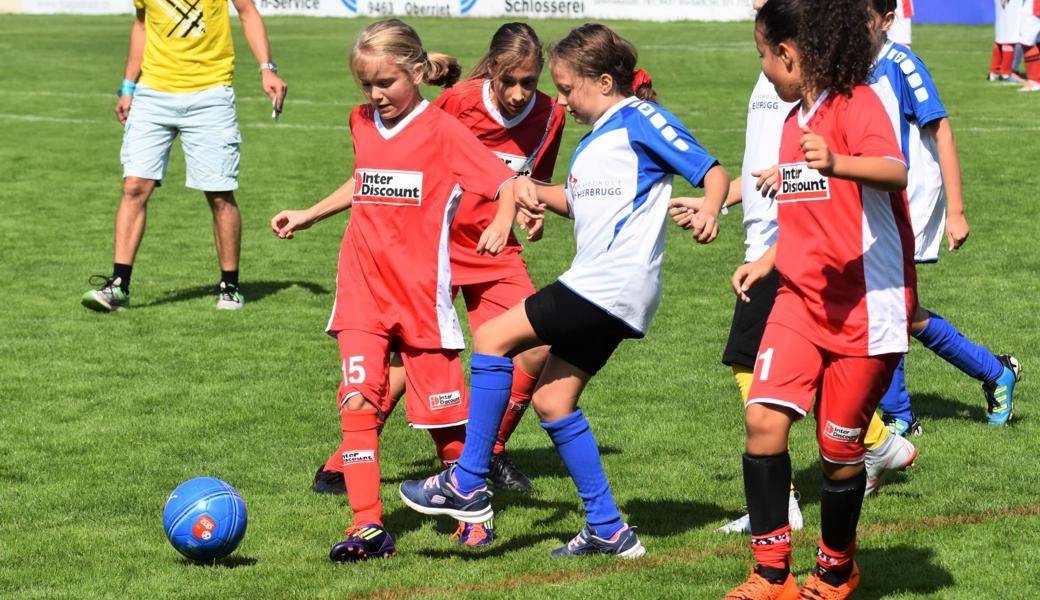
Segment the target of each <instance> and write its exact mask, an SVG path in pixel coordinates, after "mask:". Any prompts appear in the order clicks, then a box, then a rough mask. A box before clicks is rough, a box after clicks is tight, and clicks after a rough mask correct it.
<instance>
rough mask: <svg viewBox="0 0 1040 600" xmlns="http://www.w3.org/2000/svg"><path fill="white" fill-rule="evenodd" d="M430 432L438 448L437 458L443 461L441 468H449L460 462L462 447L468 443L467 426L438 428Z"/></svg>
mask: <svg viewBox="0 0 1040 600" xmlns="http://www.w3.org/2000/svg"><path fill="white" fill-rule="evenodd" d="M428 431H429V432H430V437H432V438H433V443H434V444H435V445H436V446H437V458H439V459H441V466H442V467H447V466H448V465H452V464H455V463H457V462H459V457H460V456H462V446H463V444H465V443H466V426H465V425H455V426H454V427H438V428H437V429H429V430H428Z"/></svg>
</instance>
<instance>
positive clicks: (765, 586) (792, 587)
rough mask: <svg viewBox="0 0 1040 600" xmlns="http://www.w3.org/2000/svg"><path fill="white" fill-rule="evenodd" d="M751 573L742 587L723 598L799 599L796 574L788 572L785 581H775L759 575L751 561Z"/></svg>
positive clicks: (758, 599)
mask: <svg viewBox="0 0 1040 600" xmlns="http://www.w3.org/2000/svg"><path fill="white" fill-rule="evenodd" d="M748 568H749V569H750V570H751V574H750V575H749V576H748V580H747V581H745V582H744V583H743V584H742V585H741V586H740V587H738V588H737V589H735V590H733V591H732V592H730V593H728V594H726V596H725V598H723V600H798V584H797V583H796V582H795V580H794V575H791V574H790V573H788V574H787V578H786V579H784V581H783V583H773V582H772V581H769V580H768V579H766V578H765V577H762V576H761V575H759V574H758V573H757V572H756V571H755V569H754V568H752V567H751V563H748Z"/></svg>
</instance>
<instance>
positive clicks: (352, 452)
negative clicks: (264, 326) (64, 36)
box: [271, 19, 533, 562]
mask: <svg viewBox="0 0 1040 600" xmlns="http://www.w3.org/2000/svg"><path fill="white" fill-rule="evenodd" d="M350 66H351V71H352V72H353V74H354V77H355V78H356V79H357V81H358V82H359V84H360V85H361V89H362V91H363V92H364V94H365V97H366V98H367V99H368V101H369V103H368V104H365V105H362V106H358V107H357V108H355V109H354V110H353V111H352V112H351V115H350V129H351V137H352V138H353V142H354V154H355V163H354V176H353V178H352V179H351V180H350V181H348V182H347V183H345V184H344V185H343V186H341V187H340V188H339V189H338V190H336V191H335V192H333V193H332V194H330V195H329V196H328V197H326V198H325V199H324V200H322V201H320V202H318V203H317V204H315V205H314V206H312V207H311V208H309V209H306V210H300V211H284V212H282V213H279V214H278V215H276V216H275V217H274V218H273V219H272V222H271V225H272V228H273V229H274V230H275V233H276V234H277V235H278V236H279V237H282V238H289V237H292V235H293V233H294V232H295V231H297V230H300V229H306V228H307V227H310V226H311V225H312V224H314V223H315V222H317V221H320V220H322V219H324V218H326V217H328V216H330V215H333V214H335V213H337V212H341V211H343V210H346V209H347V208H351V219H350V224H349V226H348V227H347V230H346V233H345V234H344V236H343V243H342V246H341V248H340V255H339V268H338V272H337V283H336V303H335V305H334V307H333V311H332V317H331V319H330V320H329V325H328V328H327V331H328V332H329V334H330V335H334V336H336V338H337V340H338V341H339V348H340V355H341V358H342V372H343V380H342V382H341V384H340V386H339V392H338V395H337V396H338V401H339V410H340V416H341V426H342V430H343V442H342V445H341V446H340V452H339V457H340V461H341V464H342V466H343V474H344V478H345V481H346V488H347V494H348V497H349V499H350V506H351V508H352V509H353V512H354V523H353V526H352V527H350V528H349V529H348V530H347V538H346V539H345V540H343V541H341V542H339V543H337V544H335V545H334V546H333V547H332V550H331V551H330V553H329V557H330V558H331V559H332V560H333V561H335V562H345V561H355V560H363V559H366V558H372V557H385V556H390V555H392V554H394V553H395V552H396V549H395V547H394V542H393V539H392V538H391V537H390V534H389V533H388V532H387V531H386V530H385V529H384V528H383V522H382V503H381V502H380V500H379V437H378V431H379V428H380V426H381V424H382V422H383V420H384V418H385V412H386V411H387V410H388V409H389V407H388V405H387V397H388V393H387V387H388V368H389V359H390V354H391V352H395V351H396V352H398V353H400V354H401V356H402V357H403V361H404V365H405V367H406V369H407V377H406V379H407V382H406V386H407V390H408V393H407V396H408V404H407V407H406V410H407V413H408V421H409V423H411V424H412V425H413V426H414V427H417V428H422V429H428V430H429V431H430V433H431V434H432V435H433V437H434V440H435V442H436V443H437V445H438V447H439V448H442V449H443V448H444V447H446V446H452V447H455V448H456V450H454V451H455V452H458V449H460V448H461V443H462V440H464V438H465V433H464V424H465V422H466V419H467V413H468V398H467V394H466V388H465V383H464V381H463V376H462V368H461V364H460V362H459V356H458V354H459V350H461V349H462V347H463V338H462V330H461V327H460V326H459V321H458V317H457V316H456V314H455V310H454V307H453V305H452V302H451V273H450V264H449V259H448V246H449V234H450V227H451V222H452V218H453V216H454V213H455V211H456V209H457V207H458V202H459V199H460V197H461V195H462V190H466V191H467V192H469V193H472V194H476V195H479V196H481V197H483V198H486V199H494V198H496V197H500V198H501V200H502V201H501V202H500V203H499V204H498V208H497V211H496V214H495V216H494V217H493V219H492V220H491V221H490V223H489V225H488V227H487V228H486V229H485V230H484V231H483V232H482V234H481V236H480V238H479V240H478V241H477V243H476V248H475V251H476V252H489V253H491V254H497V253H498V252H500V251H501V250H502V249H503V248H505V246H506V244H507V242H508V239H509V233H510V230H511V228H512V221H513V218H514V217H515V215H516V207H515V205H514V192H515V191H520V190H523V189H524V188H525V187H526V188H527V189H528V192H529V193H531V194H533V186H531V183H530V180H528V179H526V178H523V177H521V178H519V179H516V178H515V174H514V173H513V171H512V170H510V169H509V168H508V167H507V166H505V165H504V164H503V163H502V161H501V160H499V159H498V158H496V157H495V155H494V154H492V153H491V152H489V151H488V150H487V149H486V148H485V147H484V146H483V145H482V144H481V143H480V142H479V141H478V140H477V139H476V137H474V136H473V134H472V133H470V132H469V131H468V130H467V129H466V128H465V127H464V126H463V125H462V124H460V123H459V122H458V120H456V119H455V118H454V117H452V116H450V115H448V114H447V113H445V112H444V111H442V110H441V109H439V108H437V107H436V106H432V105H430V103H429V102H427V101H426V100H423V98H422V96H421V95H420V91H419V85H420V84H421V83H431V84H434V85H445V84H446V85H451V84H452V83H454V82H455V81H456V80H457V79H458V76H459V73H460V69H459V67H458V64H457V63H456V62H455V60H454V59H452V58H451V57H447V56H445V55H438V54H433V53H427V52H426V51H425V50H424V49H423V47H422V43H421V41H420V40H419V36H418V34H416V32H415V30H414V29H412V28H411V27H410V26H408V25H406V24H405V23H403V22H401V21H399V20H397V19H389V20H386V21H379V22H377V23H373V24H372V25H369V26H368V27H366V28H365V30H364V31H362V33H361V35H360V36H359V37H358V39H357V41H356V42H355V44H354V47H353V49H352V50H351V54H350ZM446 156H448V157H452V159H451V160H449V161H445V160H444V157H446ZM442 453H443V451H442Z"/></svg>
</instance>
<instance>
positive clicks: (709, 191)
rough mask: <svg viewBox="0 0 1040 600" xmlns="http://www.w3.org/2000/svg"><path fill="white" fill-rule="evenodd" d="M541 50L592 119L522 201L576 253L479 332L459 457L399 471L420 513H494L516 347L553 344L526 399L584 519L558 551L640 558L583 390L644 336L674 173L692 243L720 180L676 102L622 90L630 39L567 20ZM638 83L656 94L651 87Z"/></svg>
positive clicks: (714, 209) (404, 492)
mask: <svg viewBox="0 0 1040 600" xmlns="http://www.w3.org/2000/svg"><path fill="white" fill-rule="evenodd" d="M550 59H551V71H552V78H553V82H554V83H555V84H556V87H557V89H558V90H559V99H558V102H559V104H560V105H561V106H563V107H564V108H565V109H566V110H567V112H568V113H570V115H571V116H572V117H574V120H575V121H576V122H578V123H581V124H586V125H591V126H592V131H590V132H589V133H588V134H586V135H585V137H584V138H583V139H582V140H581V142H580V143H579V144H578V148H577V150H576V151H575V153H574V156H573V158H572V159H571V165H570V171H569V173H568V175H567V182H566V184H564V185H555V186H554V185H539V186H538V198H537V201H536V202H534V201H532V202H530V203H528V204H527V206H526V207H525V210H526V211H527V212H528V213H529V215H530V216H534V215H536V214H537V213H540V212H542V211H544V210H545V209H548V210H551V211H553V212H556V213H559V214H561V215H564V216H566V217H568V218H572V219H574V237H575V241H576V242H577V253H576V255H575V257H574V261H573V262H572V263H571V267H570V268H569V269H568V270H567V271H566V272H565V273H564V274H563V275H561V276H560V277H559V279H558V280H557V281H556V282H554V283H552V284H550V285H549V286H547V287H545V288H543V289H542V290H540V291H539V292H537V293H535V294H534V295H533V296H531V297H529V298H528V299H527V300H526V301H525V302H524V303H522V304H518V305H517V306H515V307H513V308H512V309H510V310H509V311H507V312H506V313H504V314H502V315H500V316H499V317H497V318H495V319H492V320H491V321H488V322H487V323H485V324H484V325H483V326H482V327H481V328H480V329H479V330H477V332H476V334H475V335H474V338H473V356H472V359H471V361H470V366H471V369H472V376H471V388H472V392H471V398H472V400H471V405H470V418H469V425H468V426H467V432H466V445H465V449H464V450H463V454H462V458H461V459H459V462H458V464H457V465H455V466H454V467H452V468H450V469H448V470H446V471H444V472H442V473H440V474H438V475H435V476H433V477H431V478H429V479H427V480H426V481H406V482H404V483H403V484H402V485H401V496H402V498H403V499H404V501H405V503H406V504H407V505H408V506H410V507H412V508H413V509H415V510H418V511H419V512H422V513H425V514H445V515H451V516H454V517H455V518H457V519H459V520H461V521H470V520H473V521H479V520H486V519H487V518H490V516H491V515H492V514H493V512H492V510H491V501H490V494H489V493H488V492H487V488H486V486H485V483H484V478H485V477H486V475H487V473H488V464H489V460H490V456H491V448H492V446H493V444H494V442H495V434H496V432H497V428H498V423H499V422H501V420H502V414H503V412H504V411H505V409H506V405H507V404H508V401H509V389H510V381H511V377H512V375H511V373H512V370H513V362H512V357H513V356H515V355H517V354H519V353H520V352H523V351H524V350H526V349H528V348H533V347H536V346H540V345H543V344H546V345H549V347H550V350H549V352H550V356H549V360H548V362H547V363H546V366H545V370H544V371H543V372H542V375H541V378H540V379H539V382H538V385H537V387H536V388H535V391H534V397H533V406H534V408H535V411H536V412H537V414H538V416H539V418H540V419H541V425H542V427H543V428H544V429H545V430H546V432H547V433H548V434H549V437H550V438H551V439H552V441H553V443H554V444H555V445H556V448H557V450H558V451H559V453H560V457H561V458H562V459H563V462H564V464H565V465H566V467H567V470H568V471H569V472H570V474H571V478H572V479H573V480H574V483H575V485H576V486H577V488H578V495H579V496H580V497H581V499H582V501H583V502H584V504H585V510H586V513H587V522H588V525H587V526H586V527H584V528H583V529H582V530H581V532H579V533H578V535H577V536H576V537H575V538H574V539H573V540H571V541H570V542H569V543H568V544H567V545H566V546H563V547H561V548H559V549H557V550H555V551H554V552H553V555H554V556H566V555H575V554H597V553H598V554H614V555H620V556H622V557H625V558H635V557H638V556H641V555H642V554H643V553H644V548H643V546H642V545H641V544H640V543H639V540H638V539H637V538H636V536H635V533H634V532H633V531H632V529H631V528H629V527H628V526H627V525H626V524H625V523H624V521H623V519H622V516H621V513H620V511H619V510H618V508H617V504H616V503H615V502H614V499H613V496H612V495H611V492H610V486H609V484H608V483H607V479H606V476H605V474H604V472H603V466H602V462H601V460H600V456H599V449H598V447H597V444H596V439H595V437H594V436H593V434H592V431H591V429H590V428H589V423H588V421H587V420H586V419H585V416H584V415H583V414H582V411H581V410H580V409H579V408H578V398H579V396H580V395H581V392H582V390H583V389H584V387H585V385H586V384H587V383H588V381H589V380H590V379H591V378H592V376H593V375H595V374H596V372H597V371H599V370H600V369H601V368H602V367H603V366H604V365H605V364H606V362H607V359H608V358H609V357H610V355H611V354H612V353H613V352H614V350H615V349H616V348H617V346H618V345H619V344H620V343H621V341H622V340H624V339H626V338H641V337H643V336H644V335H645V334H646V331H647V328H648V327H649V325H650V320H651V319H652V318H653V315H654V313H655V312H656V310H657V307H658V305H659V304H660V301H661V260H662V256H663V253H664V242H665V222H666V220H667V218H668V204H669V200H670V197H671V191H672V178H673V176H675V175H679V176H681V177H683V178H684V179H686V180H687V181H689V182H690V183H691V184H693V185H695V186H698V187H703V188H704V192H705V199H704V204H703V206H702V208H701V210H700V211H698V212H697V213H696V214H695V215H693V217H692V220H691V223H690V229H692V231H693V237H694V239H695V240H696V241H698V242H699V243H708V242H711V241H712V240H714V239H715V237H716V236H717V235H718V220H717V219H718V214H719V211H720V209H721V207H722V202H723V200H724V199H725V196H726V192H727V189H728V187H729V178H728V176H727V175H726V172H725V170H724V169H723V168H722V167H721V166H720V165H719V164H718V161H716V160H715V158H714V157H712V156H711V155H710V154H708V153H707V151H705V150H704V148H702V147H701V146H700V144H698V143H697V141H696V140H695V139H694V138H693V136H692V135H690V133H689V131H687V129H686V127H685V126H683V124H682V123H680V122H679V120H678V119H676V118H675V117H674V116H673V115H672V114H671V113H669V112H668V111H666V110H664V109H663V108H661V107H660V106H658V105H657V104H656V103H655V102H652V101H648V100H645V99H640V97H636V96H632V95H631V90H632V89H633V80H634V79H635V77H636V68H635V65H636V51H635V48H634V47H633V46H632V45H631V44H630V43H629V42H627V41H626V40H624V39H623V38H621V37H620V36H619V35H617V33H615V32H614V31H612V30H611V29H610V28H608V27H605V26H603V25H599V24H586V25H583V26H581V27H578V28H576V29H574V30H572V31H571V32H570V33H569V34H568V35H567V37H565V38H564V39H563V40H561V41H560V42H558V43H557V44H555V45H554V46H553V47H552V48H551V50H550ZM638 89H639V90H640V93H641V94H645V95H643V96H642V97H644V98H652V97H653V96H652V95H651V94H653V90H652V88H648V86H640V87H638ZM518 200H519V201H521V202H522V201H523V199H518ZM531 200H533V199H531Z"/></svg>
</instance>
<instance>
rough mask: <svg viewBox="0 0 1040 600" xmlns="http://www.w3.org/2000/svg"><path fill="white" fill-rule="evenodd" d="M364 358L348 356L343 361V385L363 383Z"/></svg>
mask: <svg viewBox="0 0 1040 600" xmlns="http://www.w3.org/2000/svg"><path fill="white" fill-rule="evenodd" d="M364 361H365V357H364V356H350V357H348V358H347V359H346V360H344V361H343V383H344V385H346V384H351V383H365V367H364V366H362V364H361V363H363V362H364Z"/></svg>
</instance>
